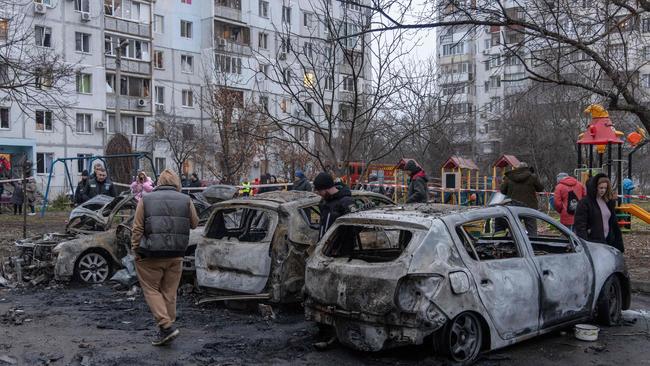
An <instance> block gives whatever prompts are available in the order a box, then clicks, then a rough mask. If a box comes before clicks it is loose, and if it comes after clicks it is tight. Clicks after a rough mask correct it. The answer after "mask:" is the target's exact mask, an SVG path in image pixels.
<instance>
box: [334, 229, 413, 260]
mask: <svg viewBox="0 0 650 366" xmlns="http://www.w3.org/2000/svg"><path fill="white" fill-rule="evenodd" d="M412 237H413V233H412V232H410V231H408V230H403V229H398V228H386V227H380V226H360V225H340V226H339V227H337V228H336V231H335V232H334V234H332V236H330V238H329V239H328V241H327V243H325V246H324V248H323V254H324V255H326V256H328V257H334V258H336V257H349V258H350V259H360V260H363V261H366V262H370V263H375V262H389V261H392V260H394V259H396V258H397V257H399V256H400V254H402V251H404V249H405V248H406V247H407V246H408V244H409V242H410V241H411V238H412Z"/></svg>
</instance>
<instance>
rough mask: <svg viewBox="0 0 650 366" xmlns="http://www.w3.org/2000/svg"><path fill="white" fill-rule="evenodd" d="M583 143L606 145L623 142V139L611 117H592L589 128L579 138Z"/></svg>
mask: <svg viewBox="0 0 650 366" xmlns="http://www.w3.org/2000/svg"><path fill="white" fill-rule="evenodd" d="M578 143H579V144H581V145H606V144H608V143H611V144H622V143H623V141H622V140H621V139H620V138H618V136H616V132H614V125H613V124H612V121H611V120H610V119H609V117H600V118H592V119H591V123H590V124H589V126H587V130H586V131H585V132H584V133H583V134H582V137H581V138H580V139H579V140H578Z"/></svg>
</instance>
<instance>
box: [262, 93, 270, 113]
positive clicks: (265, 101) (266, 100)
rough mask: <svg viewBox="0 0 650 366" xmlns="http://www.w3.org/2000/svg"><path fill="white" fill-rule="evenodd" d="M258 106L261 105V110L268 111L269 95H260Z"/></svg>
mask: <svg viewBox="0 0 650 366" xmlns="http://www.w3.org/2000/svg"><path fill="white" fill-rule="evenodd" d="M260 107H262V110H264V111H266V112H268V111H269V97H267V96H266V95H260Z"/></svg>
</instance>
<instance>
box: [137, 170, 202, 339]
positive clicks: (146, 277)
mask: <svg viewBox="0 0 650 366" xmlns="http://www.w3.org/2000/svg"><path fill="white" fill-rule="evenodd" d="M180 191H181V182H180V180H179V179H178V176H177V175H176V174H175V173H174V172H173V171H171V170H169V169H165V170H164V171H163V172H162V173H160V176H159V177H158V186H157V187H156V188H155V189H154V190H153V191H152V192H151V193H149V194H147V195H145V196H143V197H142V199H141V200H140V201H139V202H138V206H137V207H136V210H135V217H134V220H133V229H132V234H131V248H132V249H133V252H134V253H135V254H136V259H135V269H136V272H137V274H138V280H139V281H140V286H141V287H142V294H143V295H144V298H145V300H146V301H147V305H149V309H150V310H151V312H152V313H153V316H154V318H155V320H156V323H157V324H158V327H159V332H158V336H157V337H156V339H154V340H153V341H152V342H151V344H152V345H154V346H162V345H165V344H168V343H169V342H171V341H172V340H174V338H176V337H177V336H178V334H179V331H178V329H176V328H175V327H174V321H175V320H176V291H177V290H178V284H179V282H180V279H181V274H182V271H183V269H182V264H183V256H184V255H185V251H186V250H187V245H188V244H189V240H190V229H194V228H196V226H197V225H198V223H199V218H198V216H197V214H196V210H195V209H194V205H193V204H192V200H191V198H190V197H189V196H188V195H185V194H182V193H180Z"/></svg>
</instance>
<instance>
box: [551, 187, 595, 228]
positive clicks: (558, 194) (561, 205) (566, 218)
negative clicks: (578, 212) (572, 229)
mask: <svg viewBox="0 0 650 366" xmlns="http://www.w3.org/2000/svg"><path fill="white" fill-rule="evenodd" d="M570 191H573V193H574V194H575V195H576V197H578V200H581V199H582V197H584V196H586V195H587V190H586V189H585V186H584V185H582V183H580V182H578V180H577V179H575V178H573V177H566V178H564V179H562V180H561V181H560V183H558V185H557V186H555V192H554V194H553V195H554V196H555V201H554V206H555V211H557V212H558V213H559V214H560V222H561V223H562V225H565V226H571V225H573V219H574V215H572V214H570V213H568V212H567V211H566V210H567V206H568V202H567V201H568V200H569V192H570ZM574 214H575V213H574Z"/></svg>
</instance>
